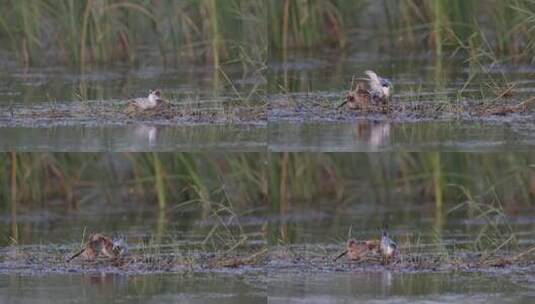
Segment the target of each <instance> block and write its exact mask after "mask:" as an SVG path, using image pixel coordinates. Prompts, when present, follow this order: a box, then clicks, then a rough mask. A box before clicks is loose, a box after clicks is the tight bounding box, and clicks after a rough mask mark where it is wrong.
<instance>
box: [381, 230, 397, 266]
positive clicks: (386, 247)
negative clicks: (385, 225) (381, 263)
mask: <svg viewBox="0 0 535 304" xmlns="http://www.w3.org/2000/svg"><path fill="white" fill-rule="evenodd" d="M397 247H398V245H397V244H396V242H395V241H394V240H392V239H391V238H390V237H389V236H388V232H386V230H383V234H382V236H381V243H380V245H379V250H380V252H381V254H382V255H383V259H384V260H385V262H388V261H389V259H390V258H391V257H393V256H394V255H395V254H396V252H397Z"/></svg>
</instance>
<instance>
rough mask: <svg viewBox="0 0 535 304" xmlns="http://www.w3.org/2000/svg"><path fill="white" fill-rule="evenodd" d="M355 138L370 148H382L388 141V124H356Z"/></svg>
mask: <svg viewBox="0 0 535 304" xmlns="http://www.w3.org/2000/svg"><path fill="white" fill-rule="evenodd" d="M355 136H356V137H357V139H358V140H359V141H362V142H366V143H368V145H369V146H370V147H372V148H378V147H380V146H383V145H384V144H386V143H387V142H388V140H389V139H390V123H388V122H379V121H359V122H357V123H356V132H355Z"/></svg>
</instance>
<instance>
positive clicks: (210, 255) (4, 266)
mask: <svg viewBox="0 0 535 304" xmlns="http://www.w3.org/2000/svg"><path fill="white" fill-rule="evenodd" d="M78 250H79V249H78ZM1 251H2V259H1V261H0V273H4V274H11V273H19V274H38V273H95V272H100V273H125V274H150V273H165V272H171V273H189V272H229V273H236V274H239V273H244V272H247V273H248V272H262V271H263V269H264V267H265V264H266V261H267V249H265V248H263V247H261V246H250V247H249V248H247V249H244V250H241V251H240V252H239V253H228V252H224V251H221V252H216V251H213V252H211V251H205V250H199V249H188V250H186V249H184V248H181V247H179V246H174V245H160V246H155V245H151V246H137V247H133V248H131V250H130V251H131V252H130V253H129V254H128V255H126V256H123V257H120V258H113V259H111V258H107V257H103V256H102V257H99V258H98V259H95V260H93V261H87V260H84V259H83V258H81V257H77V258H74V259H72V260H71V257H72V255H73V254H74V253H76V251H77V247H76V245H47V246H44V245H26V246H9V247H5V248H3V249H2V250H1Z"/></svg>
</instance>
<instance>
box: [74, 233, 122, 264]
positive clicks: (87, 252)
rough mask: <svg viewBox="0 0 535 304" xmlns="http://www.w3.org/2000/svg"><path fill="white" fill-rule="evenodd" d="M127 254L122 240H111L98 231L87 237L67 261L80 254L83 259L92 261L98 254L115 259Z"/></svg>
mask: <svg viewBox="0 0 535 304" xmlns="http://www.w3.org/2000/svg"><path fill="white" fill-rule="evenodd" d="M127 254H128V247H127V245H126V243H125V242H124V240H122V239H119V240H112V239H111V238H109V237H107V236H105V235H102V234H100V233H96V234H93V235H91V236H90V237H89V241H87V242H86V243H85V244H84V246H83V247H82V249H81V250H80V251H78V252H77V253H75V254H74V255H72V256H71V257H70V258H69V259H68V260H67V262H70V261H72V260H73V259H75V258H76V257H78V256H81V257H82V258H83V259H84V260H85V261H89V262H93V261H95V260H96V259H97V257H98V256H99V255H103V256H105V257H107V258H111V259H116V258H119V257H121V256H125V255H127Z"/></svg>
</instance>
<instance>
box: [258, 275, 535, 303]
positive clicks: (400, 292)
mask: <svg viewBox="0 0 535 304" xmlns="http://www.w3.org/2000/svg"><path fill="white" fill-rule="evenodd" d="M534 299H535V291H534V290H532V289H528V288H525V287H522V286H519V285H517V284H514V283H513V282H511V280H509V279H507V278H502V277H497V276H491V275H484V274H476V273H474V274H455V273H452V274H445V273H420V274H417V273H391V272H389V271H384V272H377V273H366V272H364V273H362V272H361V273H310V272H307V273H305V274H293V273H279V274H273V275H272V276H269V300H268V303H318V304H319V303H333V302H336V303H355V302H358V303H385V304H386V303H531V302H533V300H534Z"/></svg>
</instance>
